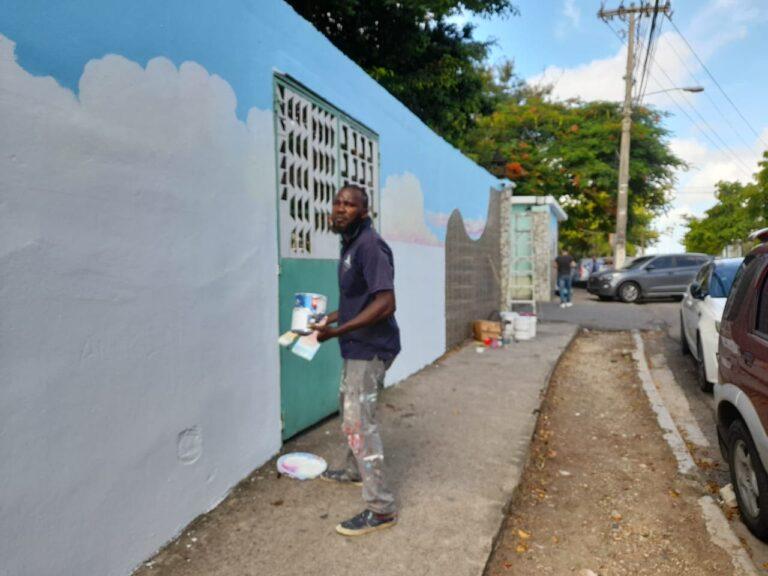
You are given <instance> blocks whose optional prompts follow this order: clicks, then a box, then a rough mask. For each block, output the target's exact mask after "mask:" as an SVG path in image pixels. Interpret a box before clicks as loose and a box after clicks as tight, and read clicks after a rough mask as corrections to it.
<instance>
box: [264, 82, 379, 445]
mask: <svg viewBox="0 0 768 576" xmlns="http://www.w3.org/2000/svg"><path fill="white" fill-rule="evenodd" d="M281 84H282V85H284V86H286V87H288V88H290V89H291V90H293V91H294V92H297V93H299V94H300V95H301V96H302V97H304V98H306V99H307V100H309V101H310V102H311V103H313V104H315V105H317V106H319V107H321V108H323V109H324V110H326V111H327V112H330V113H331V114H333V115H334V116H335V117H336V125H337V126H338V125H339V120H343V121H344V122H346V123H347V124H350V125H351V126H352V127H353V128H354V129H355V130H357V131H359V132H361V133H363V134H364V135H365V136H366V137H367V138H370V139H371V140H374V141H376V143H377V153H376V163H377V166H379V167H380V166H381V153H380V150H379V146H378V142H379V135H378V134H377V133H376V132H374V131H373V130H371V129H370V128H368V127H367V126H365V125H364V124H362V123H361V122H359V121H357V120H355V119H354V118H352V117H351V116H349V115H348V114H345V113H344V112H342V111H341V110H339V109H338V108H336V107H335V106H334V105H333V104H331V103H330V102H328V101H327V100H325V99H324V98H322V97H321V96H319V95H318V94H316V93H315V92H312V91H311V90H309V89H307V88H306V87H305V86H303V85H302V84H300V83H299V82H297V81H296V80H295V79H293V78H291V77H290V76H288V75H286V74H280V73H275V74H274V75H273V83H272V88H273V122H274V134H275V170H276V172H275V173H276V175H279V170H280V153H279V144H278V135H279V131H278V114H279V109H278V96H277V90H278V86H280V85H281ZM338 136H339V131H338V129H337V138H336V157H337V161H340V156H341V138H340V137H338ZM377 174H378V177H380V171H378V170H377ZM275 184H276V186H275V192H276V195H275V201H276V203H277V204H276V205H277V214H276V217H277V235H278V238H277V240H278V242H277V244H278V263H279V269H278V286H279V288H278V305H279V328H280V332H279V333H280V334H282V333H284V332H286V331H288V330H290V327H291V314H292V310H293V303H294V294H295V293H296V292H317V293H321V294H325V295H326V296H327V297H328V309H329V310H336V309H337V307H338V303H339V289H338V280H337V266H338V259H324V258H291V257H285V256H284V255H283V254H282V253H280V250H281V248H280V245H281V243H280V234H281V230H280V181H279V176H278V177H277V178H276V182H275ZM336 184H337V188H338V187H340V186H341V184H342V182H341V170H339V171H338V174H337V183H336ZM375 184H376V187H375V189H376V191H378V190H379V188H380V186H379V182H376V183H375ZM375 205H376V206H378V205H379V198H376V204H375ZM379 213H380V210H379ZM379 213H376V214H374V221H375V222H376V223H377V224H380V221H381V220H380V214H379ZM341 368H342V360H341V355H340V353H339V345H338V342H337V341H336V340H333V341H329V342H326V343H324V344H323V345H322V346H321V348H320V350H319V351H318V353H317V355H316V356H315V358H314V359H313V360H312V362H311V363H310V362H307V361H306V360H303V359H301V358H299V357H298V356H296V355H294V354H293V353H291V351H290V350H287V349H285V348H281V349H280V414H281V421H282V437H283V440H287V439H288V438H291V437H292V436H295V435H296V434H298V433H299V432H301V431H302V430H304V429H306V428H308V427H310V426H312V425H313V424H316V423H317V422H319V421H320V420H322V419H324V418H326V417H327V416H329V415H331V414H333V413H334V412H336V411H337V410H338V392H339V380H340V377H341Z"/></svg>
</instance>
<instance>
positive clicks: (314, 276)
mask: <svg viewBox="0 0 768 576" xmlns="http://www.w3.org/2000/svg"><path fill="white" fill-rule="evenodd" d="M274 106H275V114H274V117H275V142H276V161H277V182H278V189H277V194H278V199H277V202H278V236H279V237H278V246H279V250H280V254H279V258H280V260H279V263H280V272H279V307H280V309H279V319H280V333H281V334H282V333H284V332H286V331H287V330H289V329H290V327H291V313H292V310H293V303H294V295H295V294H296V293H297V292H315V293H319V294H324V295H326V296H327V297H328V309H329V311H332V310H336V309H337V307H338V302H339V298H338V296H339V294H338V280H337V265H338V257H339V238H338V236H336V235H335V234H334V233H333V232H332V231H331V228H330V215H331V208H332V202H333V196H334V194H335V192H336V191H337V190H338V189H339V187H340V186H342V185H346V184H350V183H352V184H357V185H358V186H361V187H362V188H363V189H365V190H366V192H367V193H368V196H369V202H370V205H371V206H372V207H373V209H372V213H373V215H374V218H375V217H376V215H377V209H378V200H379V195H378V190H379V147H378V136H377V135H376V134H375V133H374V132H373V131H371V130H370V129H368V128H366V127H365V126H363V125H362V124H360V123H359V122H357V121H356V120H354V119H353V118H351V117H349V116H347V115H346V114H344V113H343V112H342V111H340V110H339V109H337V108H336V107H334V106H333V105H332V104H330V103H329V102H328V101H326V100H325V99H323V98H322V97H320V96H319V95H317V94H315V93H314V92H312V91H310V90H309V89H307V88H306V87H304V86H302V85H301V84H300V83H298V82H297V81H296V80H294V79H293V78H291V77H289V76H286V75H282V74H279V75H278V74H276V75H275V77H274ZM341 367H342V361H341V356H340V355H339V346H338V343H337V342H336V341H335V340H334V341H330V342H326V343H325V344H323V345H322V346H321V348H320V350H319V351H318V353H317V355H316V356H315V358H314V359H313V360H312V361H311V362H307V361H306V360H304V359H302V358H299V357H298V356H296V355H294V354H293V353H292V352H291V351H290V350H288V349H284V348H281V350H280V398H281V401H280V404H281V416H282V422H283V430H282V436H283V439H287V438H290V437H292V436H294V435H296V434H297V433H299V432H301V431H302V430H304V429H306V428H308V427H309V426H312V425H313V424H315V423H317V422H318V421H320V420H322V419H323V418H325V417H327V416H329V415H330V414H333V413H334V412H335V411H336V410H337V409H338V393H339V380H340V377H341Z"/></svg>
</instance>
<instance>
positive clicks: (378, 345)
mask: <svg viewBox="0 0 768 576" xmlns="http://www.w3.org/2000/svg"><path fill="white" fill-rule="evenodd" d="M394 289H395V265H394V260H393V258H392V250H391V249H390V248H389V246H387V243H386V242H384V240H382V238H381V236H379V235H378V233H377V232H376V230H374V229H373V227H372V226H371V219H370V218H366V219H365V220H363V221H362V222H361V223H360V225H359V227H358V229H357V230H356V231H355V232H353V233H352V235H351V236H350V237H348V238H344V237H342V247H341V259H340V260H339V325H342V324H344V323H346V322H349V321H350V320H351V319H352V318H354V317H355V316H357V315H358V314H359V313H360V312H362V311H363V309H364V308H365V307H366V306H368V304H370V303H371V301H372V300H373V297H374V295H375V294H376V293H378V292H383V291H385V290H394ZM339 345H340V346H341V356H342V358H346V359H348V360H372V359H373V357H374V356H378V357H379V358H381V359H382V360H385V361H388V360H392V359H394V357H395V356H397V354H398V353H399V352H400V329H399V328H398V327H397V322H396V321H395V317H394V316H390V317H389V318H387V319H386V320H382V321H381V322H377V323H376V324H374V325H372V326H367V327H365V328H360V329H358V330H354V331H352V332H348V333H346V334H343V335H341V336H339Z"/></svg>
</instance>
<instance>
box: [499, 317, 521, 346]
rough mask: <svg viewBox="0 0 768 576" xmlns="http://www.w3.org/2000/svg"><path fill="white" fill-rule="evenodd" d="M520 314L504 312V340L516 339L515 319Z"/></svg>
mask: <svg viewBox="0 0 768 576" xmlns="http://www.w3.org/2000/svg"><path fill="white" fill-rule="evenodd" d="M518 316H519V314H518V313H517V312H502V313H501V323H502V326H503V329H502V335H503V336H504V338H508V339H510V340H511V339H512V338H514V337H515V318H517V317H518Z"/></svg>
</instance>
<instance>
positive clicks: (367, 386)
mask: <svg viewBox="0 0 768 576" xmlns="http://www.w3.org/2000/svg"><path fill="white" fill-rule="evenodd" d="M389 364H390V363H387V362H384V361H383V360H380V359H378V358H374V359H373V360H344V371H343V372H342V376H341V387H340V394H339V404H340V410H341V416H342V424H341V429H342V431H343V432H344V434H345V436H346V438H347V457H346V464H345V467H346V470H347V473H348V474H349V475H350V476H352V477H360V478H362V480H363V500H365V503H366V506H367V508H368V509H370V510H373V511H374V512H376V513H378V514H392V513H394V512H395V511H396V510H397V508H396V505H395V497H394V495H393V494H392V491H391V490H390V489H389V486H388V485H387V481H386V477H385V474H384V447H383V445H382V443H381V436H380V435H379V426H378V423H377V421H376V401H377V398H378V394H379V391H380V390H381V389H382V388H383V386H384V374H386V371H387V368H389Z"/></svg>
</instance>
